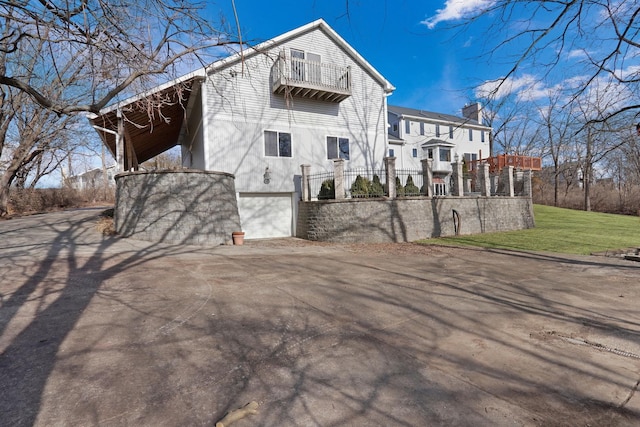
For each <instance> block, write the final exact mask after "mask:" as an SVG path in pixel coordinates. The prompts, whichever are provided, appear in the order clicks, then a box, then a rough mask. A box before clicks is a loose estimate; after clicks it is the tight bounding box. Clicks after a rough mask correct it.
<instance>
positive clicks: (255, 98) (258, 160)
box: [205, 28, 387, 192]
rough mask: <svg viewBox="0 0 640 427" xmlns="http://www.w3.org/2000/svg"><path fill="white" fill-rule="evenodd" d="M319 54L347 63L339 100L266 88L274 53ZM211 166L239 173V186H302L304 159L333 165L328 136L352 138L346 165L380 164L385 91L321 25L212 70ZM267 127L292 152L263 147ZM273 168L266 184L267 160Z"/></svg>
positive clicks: (208, 119)
mask: <svg viewBox="0 0 640 427" xmlns="http://www.w3.org/2000/svg"><path fill="white" fill-rule="evenodd" d="M291 48H294V49H300V50H304V51H305V52H310V53H314V54H318V55H320V56H321V59H322V61H323V62H328V63H332V64H334V65H337V66H350V67H351V73H352V96H350V97H349V98H347V99H346V100H344V101H342V102H341V103H332V102H323V101H315V100H308V99H302V98H293V99H290V100H288V101H287V100H286V99H285V97H284V96H282V95H274V94H273V93H272V91H271V82H270V73H271V67H272V65H273V61H274V59H275V58H277V56H278V53H279V52H280V51H282V50H283V49H284V50H286V51H288V50H289V49H291ZM206 84H207V88H206V91H207V93H208V97H207V108H206V109H207V115H206V117H205V120H206V123H207V126H208V141H206V144H207V150H208V159H207V160H208V161H207V165H208V168H209V169H212V170H220V171H225V172H231V173H234V174H235V175H236V191H238V192H245V191H251V192H293V191H298V190H299V182H297V181H298V180H299V177H298V176H299V175H300V165H301V164H311V165H312V173H313V172H319V171H321V170H331V168H332V164H333V163H332V161H331V160H327V154H326V137H327V136H338V137H346V138H349V140H350V160H349V162H347V165H346V167H347V168H348V167H356V166H357V167H361V166H367V167H381V166H382V159H383V158H384V156H385V151H386V147H385V145H386V126H387V125H386V117H385V109H384V103H385V102H386V100H385V96H384V95H385V94H384V90H383V88H382V86H381V84H380V83H379V82H378V81H376V80H374V79H373V77H372V76H370V75H369V74H368V73H366V72H365V71H364V70H363V69H362V68H360V67H359V65H358V63H356V62H355V60H354V58H352V57H350V56H349V55H347V53H346V52H345V51H343V50H342V49H341V48H339V47H338V46H337V45H336V44H335V43H334V42H333V40H332V39H330V38H329V37H328V36H327V35H326V34H325V33H324V31H322V30H321V29H317V28H316V29H314V30H313V31H310V32H308V33H306V34H303V35H301V36H300V37H298V38H295V39H293V40H289V41H287V42H285V43H283V44H282V45H279V46H275V47H273V48H271V49H270V50H269V51H267V52H264V53H261V54H258V55H254V56H252V57H249V58H247V59H246V60H245V61H244V64H240V63H238V64H235V65H233V66H232V67H229V68H226V69H223V70H219V71H216V72H215V73H214V74H213V75H211V76H209V78H208V79H207V82H206ZM265 130H273V131H279V132H288V133H290V134H291V139H292V157H291V158H275V157H266V156H265V155H264V139H263V134H264V131H265ZM267 166H268V167H269V169H270V171H271V175H272V179H271V183H270V184H264V183H263V179H262V175H263V174H264V170H265V168H266V167H267Z"/></svg>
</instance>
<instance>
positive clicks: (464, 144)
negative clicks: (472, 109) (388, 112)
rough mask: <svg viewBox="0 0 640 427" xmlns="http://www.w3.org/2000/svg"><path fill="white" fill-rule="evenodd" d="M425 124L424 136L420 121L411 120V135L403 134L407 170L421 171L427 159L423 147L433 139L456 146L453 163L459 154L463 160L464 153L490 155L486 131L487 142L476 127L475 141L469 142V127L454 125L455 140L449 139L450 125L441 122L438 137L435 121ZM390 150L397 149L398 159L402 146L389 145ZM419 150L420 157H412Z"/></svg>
mask: <svg viewBox="0 0 640 427" xmlns="http://www.w3.org/2000/svg"><path fill="white" fill-rule="evenodd" d="M405 120H406V119H403V120H402V121H401V123H400V125H401V126H400V127H401V128H402V131H404V129H405ZM423 123H424V135H420V121H419V120H418V119H412V120H411V133H410V134H408V135H407V134H403V135H402V138H403V139H404V140H405V145H404V146H402V158H403V160H404V165H403V166H402V167H404V168H405V169H414V168H417V169H420V168H421V164H420V160H421V159H423V158H426V155H425V154H424V152H423V150H422V145H423V144H425V143H428V142H429V140H431V139H438V140H441V141H445V142H449V143H453V144H455V147H452V148H451V161H454V158H455V155H456V154H458V155H459V156H460V158H461V159H462V158H463V156H464V153H474V154H478V153H479V151H482V156H483V157H487V156H488V155H489V136H488V133H487V131H485V142H481V140H480V130H479V129H478V128H477V127H475V128H474V129H473V132H474V133H473V141H469V126H465V125H461V124H459V123H453V128H454V129H453V138H449V125H450V123H446V122H440V123H439V124H440V136H436V123H435V122H433V121H427V120H426V119H425V120H423ZM389 147H390V148H394V149H396V157H400V156H398V154H397V153H398V151H399V150H400V146H397V145H389ZM414 148H417V149H418V157H417V158H415V157H412V150H413V149H414Z"/></svg>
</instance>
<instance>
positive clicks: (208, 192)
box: [114, 169, 241, 245]
mask: <svg viewBox="0 0 640 427" xmlns="http://www.w3.org/2000/svg"><path fill="white" fill-rule="evenodd" d="M115 179H116V208H115V218H114V219H115V228H116V232H117V233H118V234H120V235H121V236H125V237H135V238H137V239H141V240H148V241H154V242H167V243H180V244H206V245H217V244H224V243H229V242H230V241H231V233H232V232H234V231H240V230H241V228H240V216H239V215H238V205H237V202H236V194H235V193H236V190H235V183H234V179H235V178H234V176H233V175H232V174H228V173H223V172H206V171H196V170H185V169H182V170H176V171H154V172H126V173H121V174H118V175H117V176H116V178H115Z"/></svg>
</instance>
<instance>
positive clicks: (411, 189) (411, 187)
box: [404, 175, 420, 196]
mask: <svg viewBox="0 0 640 427" xmlns="http://www.w3.org/2000/svg"><path fill="white" fill-rule="evenodd" d="M404 194H405V195H406V196H419V195H420V189H419V188H418V186H417V185H415V184H414V183H413V177H412V176H411V175H409V176H408V177H407V185H405V187H404Z"/></svg>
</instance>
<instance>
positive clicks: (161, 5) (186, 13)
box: [0, 0, 234, 216]
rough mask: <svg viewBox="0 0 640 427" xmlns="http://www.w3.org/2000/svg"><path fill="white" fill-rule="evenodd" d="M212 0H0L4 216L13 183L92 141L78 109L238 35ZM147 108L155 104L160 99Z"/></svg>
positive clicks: (130, 89)
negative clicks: (210, 13)
mask: <svg viewBox="0 0 640 427" xmlns="http://www.w3.org/2000/svg"><path fill="white" fill-rule="evenodd" d="M204 7H205V3H194V2H189V1H182V0H140V1H135V2H131V1H129V0H107V1H104V0H71V1H69V0H25V1H13V0H0V22H2V27H1V28H0V159H1V161H2V163H1V164H0V216H2V215H4V214H6V213H7V204H8V197H9V188H10V186H11V185H12V184H13V185H19V186H25V185H27V182H28V180H30V185H32V186H33V185H35V183H37V181H38V180H39V179H40V178H41V177H42V176H44V175H46V174H47V173H50V172H51V169H52V168H55V167H57V166H58V165H59V164H60V162H62V161H64V160H65V158H67V157H68V156H69V154H70V153H71V152H72V151H73V150H74V148H75V147H77V146H78V145H79V144H82V143H84V141H83V139H82V138H77V137H74V136H73V135H71V134H70V133H71V132H73V130H74V128H75V126H76V119H77V117H76V116H75V114H74V113H81V112H92V113H98V112H99V111H100V110H101V109H102V108H103V107H105V106H106V105H107V104H109V103H112V102H115V101H117V100H119V99H122V98H124V97H127V96H130V95H132V94H134V93H138V92H141V91H143V90H145V89H147V88H149V87H152V86H154V85H155V84H157V83H158V81H159V80H162V79H167V78H170V77H175V76H177V75H178V74H181V73H183V72H184V71H186V69H187V67H188V68H189V69H191V68H192V67H193V66H194V63H196V64H197V65H202V64H203V63H205V62H209V61H211V60H212V59H213V58H214V57H215V55H216V53H218V54H222V53H223V52H220V51H217V50H215V49H214V50H211V49H212V48H214V47H221V46H226V45H228V44H232V43H234V40H232V38H231V37H229V36H227V33H226V32H224V31H221V30H219V29H216V28H214V27H213V25H212V23H211V22H210V21H209V20H208V19H206V18H205V17H204V16H202V15H200V13H201V12H202V11H203V8H204ZM223 27H224V22H223V23H221V24H220V27H219V28H223ZM149 99H150V101H149V102H150V103H153V102H156V100H154V99H153V98H149ZM158 102H160V103H161V102H162V100H159V101H158ZM146 108H147V110H148V111H150V114H151V113H152V112H153V109H154V106H152V105H148V106H146Z"/></svg>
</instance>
